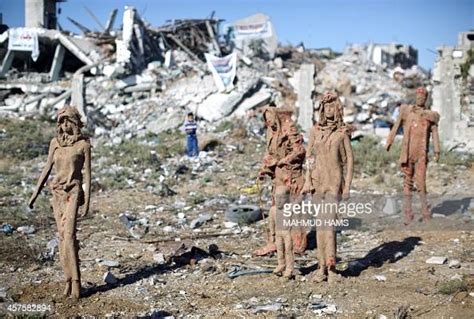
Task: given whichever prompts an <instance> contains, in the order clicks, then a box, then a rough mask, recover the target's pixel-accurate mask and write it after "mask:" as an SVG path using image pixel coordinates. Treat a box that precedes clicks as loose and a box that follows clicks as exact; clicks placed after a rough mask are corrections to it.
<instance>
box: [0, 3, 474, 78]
mask: <svg viewBox="0 0 474 319" xmlns="http://www.w3.org/2000/svg"><path fill="white" fill-rule="evenodd" d="M125 5H129V6H134V7H135V8H137V10H138V12H139V13H140V14H141V16H142V17H144V18H145V19H146V20H147V21H149V22H150V23H151V24H152V25H154V26H159V25H160V24H163V23H164V22H165V21H166V20H169V19H179V18H204V17H207V16H209V15H210V14H211V12H212V11H216V16H217V17H219V18H222V19H225V20H226V21H225V23H230V22H232V21H235V20H237V19H240V18H243V17H246V16H248V15H252V14H255V13H258V12H261V13H264V14H266V15H268V16H270V18H271V19H272V22H273V23H274V25H275V28H276V32H277V35H278V38H279V41H280V42H281V43H283V44H287V43H292V44H297V43H299V42H304V44H305V46H306V47H311V48H321V47H330V48H332V49H334V50H336V51H342V50H343V48H344V47H345V46H346V45H347V44H350V43H367V42H377V43H387V42H399V43H403V44H410V45H412V46H414V47H415V48H417V49H418V57H419V64H420V65H421V66H423V67H424V68H426V69H430V68H432V66H433V62H434V60H435V58H436V54H435V53H433V51H436V48H437V47H439V46H441V45H450V46H454V45H456V44H457V34H458V33H459V32H460V31H466V30H469V29H474V0H240V1H237V0H225V1H224V0H154V1H153V0H68V1H67V2H65V3H61V4H59V7H60V8H61V14H60V15H59V23H60V24H61V26H62V27H63V28H65V29H67V30H70V31H74V32H77V33H80V30H78V29H77V28H76V27H75V26H74V25H72V24H71V23H70V22H69V21H68V20H67V19H66V17H71V18H73V19H75V20H76V21H79V22H80V23H81V24H83V25H85V26H87V27H88V28H90V29H96V30H99V26H98V25H97V23H96V22H95V21H94V20H93V19H92V18H91V17H90V16H89V14H88V13H87V10H86V9H85V7H87V8H89V9H90V10H91V11H92V12H93V13H94V14H95V15H96V16H97V18H98V19H99V20H100V21H101V23H102V24H103V25H104V24H105V23H106V21H107V19H108V16H109V14H110V12H111V11H112V9H114V8H117V9H119V14H118V19H117V20H116V24H115V26H116V27H118V26H119V25H120V24H121V18H122V14H123V7H124V6H125ZM0 13H3V23H5V24H7V25H9V26H10V27H18V26H23V25H24V0H0Z"/></svg>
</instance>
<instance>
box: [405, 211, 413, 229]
mask: <svg viewBox="0 0 474 319" xmlns="http://www.w3.org/2000/svg"><path fill="white" fill-rule="evenodd" d="M414 218H415V215H414V214H413V212H412V211H406V212H405V220H404V222H403V223H404V224H405V226H408V225H410V223H411V222H412V221H413V219H414Z"/></svg>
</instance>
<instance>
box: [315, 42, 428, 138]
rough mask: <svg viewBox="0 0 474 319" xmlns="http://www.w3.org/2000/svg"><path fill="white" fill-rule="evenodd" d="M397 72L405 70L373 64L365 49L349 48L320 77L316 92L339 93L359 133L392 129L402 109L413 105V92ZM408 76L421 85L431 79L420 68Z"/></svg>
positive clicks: (331, 62)
mask: <svg viewBox="0 0 474 319" xmlns="http://www.w3.org/2000/svg"><path fill="white" fill-rule="evenodd" d="M397 70H398V72H400V71H399V70H402V69H401V68H400V67H396V68H393V69H390V68H387V67H384V66H382V65H377V64H375V63H374V62H372V61H371V60H370V59H369V57H368V55H367V52H366V50H365V47H364V46H352V47H348V48H347V49H346V50H345V52H344V54H342V55H341V56H339V57H337V58H335V59H333V60H330V61H328V63H327V64H326V66H325V67H324V68H323V69H322V70H321V72H319V74H317V77H316V92H317V93H318V94H323V93H324V92H325V91H329V90H335V91H337V92H338V93H339V94H340V96H342V98H343V100H344V103H345V108H344V120H345V122H347V123H353V125H355V126H356V128H357V129H359V130H362V131H365V132H371V131H373V129H374V128H376V127H384V128H388V126H389V123H391V122H392V121H393V120H394V116H393V114H394V112H395V111H396V109H397V108H398V106H399V105H400V104H401V103H407V102H409V101H407V95H408V96H409V95H410V91H411V90H410V89H409V88H407V87H406V86H405V85H404V84H403V81H402V80H401V79H399V80H398V81H397V79H396V77H394V76H393V74H394V72H395V71H397ZM402 71H403V70H402ZM406 73H408V75H409V76H410V77H411V78H413V77H414V78H416V79H418V80H421V81H423V80H426V79H427V77H426V74H425V73H424V72H423V71H422V70H421V69H419V68H412V69H409V70H407V71H406ZM404 74H405V73H404ZM395 116H396V115H395Z"/></svg>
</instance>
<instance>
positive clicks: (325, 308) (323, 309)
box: [309, 302, 337, 316]
mask: <svg viewBox="0 0 474 319" xmlns="http://www.w3.org/2000/svg"><path fill="white" fill-rule="evenodd" d="M309 308H310V309H311V310H313V312H314V313H315V314H317V315H319V316H321V315H323V314H327V315H330V314H335V313H336V312H337V306H336V305H335V304H326V303H324V302H317V303H312V304H311V305H309Z"/></svg>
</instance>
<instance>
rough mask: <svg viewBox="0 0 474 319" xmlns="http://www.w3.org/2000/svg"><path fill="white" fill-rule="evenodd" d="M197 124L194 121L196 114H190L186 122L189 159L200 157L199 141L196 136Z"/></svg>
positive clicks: (185, 129)
mask: <svg viewBox="0 0 474 319" xmlns="http://www.w3.org/2000/svg"><path fill="white" fill-rule="evenodd" d="M196 130H197V123H196V122H195V121H194V114H193V113H191V112H190V113H188V115H187V119H186V121H184V131H185V132H186V141H187V151H186V153H187V154H188V156H189V157H193V156H198V155H199V147H198V140H197V136H196Z"/></svg>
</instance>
